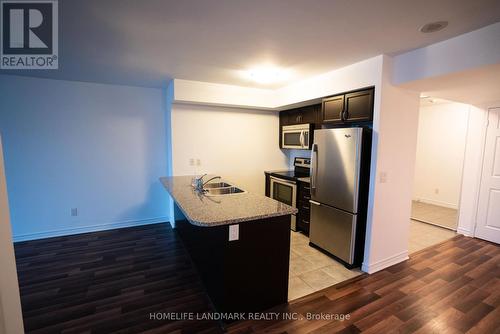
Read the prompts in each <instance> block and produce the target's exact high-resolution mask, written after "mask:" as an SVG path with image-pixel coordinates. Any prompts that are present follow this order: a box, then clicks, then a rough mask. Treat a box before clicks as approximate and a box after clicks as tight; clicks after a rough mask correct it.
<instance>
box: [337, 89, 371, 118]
mask: <svg viewBox="0 0 500 334" xmlns="http://www.w3.org/2000/svg"><path fill="white" fill-rule="evenodd" d="M372 119H373V89H368V90H363V91H360V92H355V93H349V94H346V95H345V111H344V121H347V122H355V121H371V120H372Z"/></svg>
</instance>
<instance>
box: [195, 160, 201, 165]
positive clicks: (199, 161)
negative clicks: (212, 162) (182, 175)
mask: <svg viewBox="0 0 500 334" xmlns="http://www.w3.org/2000/svg"><path fill="white" fill-rule="evenodd" d="M196 166H201V160H200V159H199V158H198V159H196Z"/></svg>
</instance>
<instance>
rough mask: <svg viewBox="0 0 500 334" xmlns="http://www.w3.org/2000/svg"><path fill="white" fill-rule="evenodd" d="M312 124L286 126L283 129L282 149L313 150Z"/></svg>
mask: <svg viewBox="0 0 500 334" xmlns="http://www.w3.org/2000/svg"><path fill="white" fill-rule="evenodd" d="M311 134H312V124H298V125H284V126H283V127H282V128H281V148H290V149H298V150H309V149H311V143H312V138H311Z"/></svg>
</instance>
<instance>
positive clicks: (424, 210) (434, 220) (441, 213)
mask: <svg viewBox="0 0 500 334" xmlns="http://www.w3.org/2000/svg"><path fill="white" fill-rule="evenodd" d="M457 215H458V212H457V210H456V209H450V208H445V207H442V206H439V205H433V204H427V203H423V202H418V201H413V205H412V209H411V218H412V219H415V220H419V221H422V222H424V223H429V224H434V225H438V226H441V227H445V228H449V229H451V230H456V229H457Z"/></svg>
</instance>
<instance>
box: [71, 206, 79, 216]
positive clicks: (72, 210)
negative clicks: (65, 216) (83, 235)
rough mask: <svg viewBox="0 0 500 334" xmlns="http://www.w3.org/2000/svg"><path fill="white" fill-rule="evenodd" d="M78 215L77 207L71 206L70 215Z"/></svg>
mask: <svg viewBox="0 0 500 334" xmlns="http://www.w3.org/2000/svg"><path fill="white" fill-rule="evenodd" d="M76 216H78V208H71V217H76Z"/></svg>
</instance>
